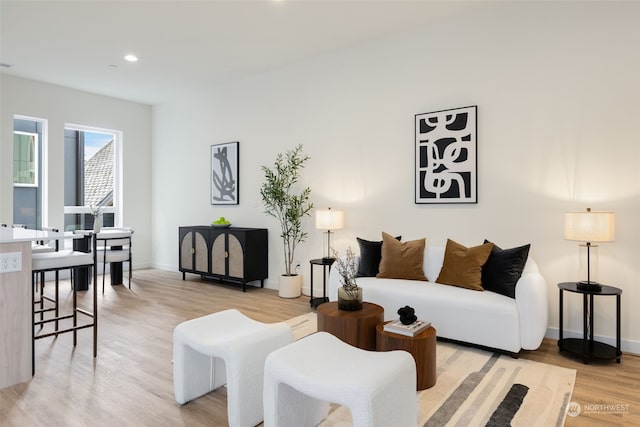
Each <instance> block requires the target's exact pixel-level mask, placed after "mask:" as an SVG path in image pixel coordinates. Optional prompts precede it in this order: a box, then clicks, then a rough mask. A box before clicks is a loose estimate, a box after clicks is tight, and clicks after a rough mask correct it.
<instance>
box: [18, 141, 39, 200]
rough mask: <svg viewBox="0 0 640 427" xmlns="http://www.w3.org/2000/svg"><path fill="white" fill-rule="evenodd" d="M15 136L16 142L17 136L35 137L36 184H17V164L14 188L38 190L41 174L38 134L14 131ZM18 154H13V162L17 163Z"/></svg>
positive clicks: (34, 178)
mask: <svg viewBox="0 0 640 427" xmlns="http://www.w3.org/2000/svg"><path fill="white" fill-rule="evenodd" d="M13 135H14V142H15V135H27V136H31V137H33V141H32V143H33V153H34V177H33V180H34V183H33V184H29V183H24V182H15V179H16V177H15V173H16V171H15V169H16V167H15V163H14V164H13V173H12V175H13V186H14V187H28V188H38V187H39V186H40V185H39V182H40V173H39V169H40V150H39V149H38V145H39V144H40V139H39V138H38V134H37V133H34V132H24V131H20V130H14V131H13ZM14 147H15V146H14ZM15 156H16V153H15V151H14V153H13V162H15V161H16V158H15Z"/></svg>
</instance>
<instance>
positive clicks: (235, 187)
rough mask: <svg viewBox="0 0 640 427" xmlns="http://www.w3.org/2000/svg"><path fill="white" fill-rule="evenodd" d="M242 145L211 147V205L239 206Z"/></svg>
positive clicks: (229, 143) (228, 144)
mask: <svg viewBox="0 0 640 427" xmlns="http://www.w3.org/2000/svg"><path fill="white" fill-rule="evenodd" d="M239 173H240V143H239V142H227V143H226V144H215V145H212V146H211V178H210V181H211V204H212V205H237V204H239V203H240V192H239Z"/></svg>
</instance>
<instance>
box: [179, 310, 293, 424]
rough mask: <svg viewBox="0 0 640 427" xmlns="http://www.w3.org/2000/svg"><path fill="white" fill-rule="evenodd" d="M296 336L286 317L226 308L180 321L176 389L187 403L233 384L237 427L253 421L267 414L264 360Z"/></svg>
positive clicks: (232, 420)
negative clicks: (266, 318)
mask: <svg viewBox="0 0 640 427" xmlns="http://www.w3.org/2000/svg"><path fill="white" fill-rule="evenodd" d="M292 341H293V333H292V331H291V327H290V326H289V325H287V324H286V323H271V324H269V323H261V322H258V321H255V320H253V319H250V318H248V317H246V316H245V315H243V314H242V313H240V312H239V311H238V310H233V309H232V310H225V311H221V312H218V313H214V314H210V315H208V316H203V317H199V318H197V319H193V320H188V321H186V322H183V323H181V324H179V325H178V326H176V328H175V330H174V331H173V390H174V395H175V399H176V401H177V402H178V403H180V404H183V403H186V402H188V401H190V400H193V399H195V398H197V397H200V396H202V395H204V394H207V393H209V392H210V391H212V390H215V389H217V388H218V387H220V386H222V385H224V384H227V413H228V416H229V425H230V426H232V427H236V426H237V427H253V426H255V425H256V424H259V423H260V422H261V421H262V418H263V410H262V389H263V377H264V361H265V359H266V357H267V355H268V354H269V353H271V352H272V351H274V350H276V349H278V348H280V347H282V346H285V345H287V344H289V343H290V342H292Z"/></svg>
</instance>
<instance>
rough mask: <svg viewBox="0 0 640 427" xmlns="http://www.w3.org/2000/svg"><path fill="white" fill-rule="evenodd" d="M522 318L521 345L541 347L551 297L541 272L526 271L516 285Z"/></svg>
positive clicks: (545, 331)
mask: <svg viewBox="0 0 640 427" xmlns="http://www.w3.org/2000/svg"><path fill="white" fill-rule="evenodd" d="M516 305H517V307H518V317H519V320H520V345H521V346H522V348H523V349H525V350H535V349H537V348H538V347H540V343H542V339H543V338H544V336H545V334H546V333H547V324H548V321H549V298H548V296H547V283H546V281H545V280H544V277H542V275H541V274H540V273H539V272H530V273H524V274H523V275H522V276H521V277H520V280H518V283H517V285H516Z"/></svg>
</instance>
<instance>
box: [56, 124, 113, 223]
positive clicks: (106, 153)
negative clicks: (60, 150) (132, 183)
mask: <svg viewBox="0 0 640 427" xmlns="http://www.w3.org/2000/svg"><path fill="white" fill-rule="evenodd" d="M120 140H121V133H120V132H118V131H111V130H105V129H96V128H89V127H85V126H77V125H67V126H66V127H65V145H64V147H65V148H64V159H65V168H64V173H65V177H64V205H65V207H64V213H65V220H64V221H65V230H75V229H91V228H92V227H93V220H94V217H93V215H92V212H93V211H95V210H97V209H99V210H100V212H101V213H102V215H103V225H104V226H116V225H121V220H120V218H121V210H122V203H121V201H120V198H119V196H120V179H119V178H120V176H121V173H120V169H119V165H120V161H119V159H120V156H119V153H120V143H119V142H120Z"/></svg>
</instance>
